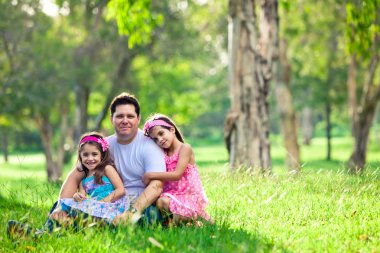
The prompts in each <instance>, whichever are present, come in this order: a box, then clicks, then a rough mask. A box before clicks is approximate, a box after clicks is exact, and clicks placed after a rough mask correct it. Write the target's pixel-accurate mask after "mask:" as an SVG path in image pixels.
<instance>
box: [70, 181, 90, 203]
mask: <svg viewBox="0 0 380 253" xmlns="http://www.w3.org/2000/svg"><path fill="white" fill-rule="evenodd" d="M86 194H87V193H86V191H85V190H84V188H83V184H82V182H80V183H79V189H78V192H76V193H74V195H73V198H74V200H75V201H76V202H82V201H83V200H85V199H86Z"/></svg>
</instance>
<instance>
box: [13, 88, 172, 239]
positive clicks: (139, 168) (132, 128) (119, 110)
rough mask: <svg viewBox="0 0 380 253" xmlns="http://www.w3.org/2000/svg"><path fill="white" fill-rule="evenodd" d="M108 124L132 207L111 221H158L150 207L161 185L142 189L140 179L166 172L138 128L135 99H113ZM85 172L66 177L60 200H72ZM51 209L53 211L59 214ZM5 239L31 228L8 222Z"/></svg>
mask: <svg viewBox="0 0 380 253" xmlns="http://www.w3.org/2000/svg"><path fill="white" fill-rule="evenodd" d="M110 111H111V123H112V125H113V128H114V131H115V133H114V134H113V135H111V136H109V137H107V140H108V142H109V146H110V152H111V155H112V156H113V159H114V162H115V165H116V168H117V170H118V172H119V173H120V176H121V177H122V180H123V183H124V187H125V189H126V192H127V195H128V197H129V198H130V202H131V206H130V208H129V209H128V210H127V211H126V212H124V213H123V214H121V215H119V216H117V217H116V218H115V219H114V224H119V223H125V222H130V223H135V222H137V221H139V220H140V217H142V219H141V220H140V222H142V223H144V222H145V223H148V224H152V223H154V222H157V221H159V220H160V212H159V211H158V209H157V208H155V206H152V204H154V202H155V201H156V200H157V198H158V197H159V196H160V194H161V192H162V189H163V183H162V182H161V181H159V180H153V181H151V182H150V183H149V185H147V186H144V183H143V182H142V177H143V175H144V174H145V173H146V172H164V171H166V167H165V161H164V153H163V151H162V149H160V148H159V147H158V146H157V145H156V144H155V143H154V142H153V141H152V140H151V139H150V138H148V137H146V136H145V135H144V133H143V131H142V130H140V129H139V128H138V126H139V123H140V120H141V116H140V105H139V103H138V101H137V99H136V98H135V97H134V96H133V95H131V94H128V93H121V94H120V95H118V96H116V97H115V98H114V99H113V101H112V103H111V105H110ZM84 176H85V175H84V172H80V171H79V170H77V169H76V168H74V169H73V170H72V171H71V172H70V173H69V175H68V176H67V178H66V180H65V182H64V183H63V185H62V187H61V191H60V195H59V198H60V199H62V198H72V197H73V196H74V194H75V193H76V192H77V189H78V186H79V184H80V182H81V180H82V179H83V177H84ZM56 205H57V203H56V204H55V205H54V206H53V208H52V210H51V213H52V212H59V211H60V208H56ZM53 223H54V222H53V221H52V220H51V219H48V221H47V222H46V224H45V225H44V228H43V230H37V232H36V233H35V236H38V235H39V234H41V233H43V231H45V230H48V231H52V229H53V226H54V224H53ZM7 232H8V236H13V234H20V233H25V232H26V233H28V234H29V233H32V229H31V228H29V227H25V226H24V224H21V223H19V222H17V221H9V222H8V228H7Z"/></svg>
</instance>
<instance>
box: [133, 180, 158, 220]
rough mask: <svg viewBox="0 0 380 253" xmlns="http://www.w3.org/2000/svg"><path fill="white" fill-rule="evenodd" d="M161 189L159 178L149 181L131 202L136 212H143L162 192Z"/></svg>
mask: <svg viewBox="0 0 380 253" xmlns="http://www.w3.org/2000/svg"><path fill="white" fill-rule="evenodd" d="M162 190H163V183H162V182H161V181H160V180H152V181H150V183H149V184H148V185H147V186H146V188H145V190H144V191H143V192H142V193H141V195H140V196H139V197H138V198H137V200H136V202H135V203H134V204H133V207H134V208H136V210H137V212H139V213H140V214H141V213H143V212H144V210H145V209H146V208H147V207H148V206H150V205H152V204H153V203H154V202H155V201H156V200H157V199H158V197H159V196H160V195H161V193H162Z"/></svg>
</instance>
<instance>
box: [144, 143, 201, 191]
mask: <svg viewBox="0 0 380 253" xmlns="http://www.w3.org/2000/svg"><path fill="white" fill-rule="evenodd" d="M192 156H193V149H192V148H191V146H190V145H189V144H183V146H182V148H181V150H180V152H179V157H178V163H177V166H176V167H175V171H171V172H147V173H145V174H144V176H143V182H144V184H148V183H149V182H150V181H151V180H161V181H178V180H179V179H180V178H181V177H182V175H183V173H184V172H185V169H186V167H187V165H188V164H189V162H190V161H191V160H193V159H192Z"/></svg>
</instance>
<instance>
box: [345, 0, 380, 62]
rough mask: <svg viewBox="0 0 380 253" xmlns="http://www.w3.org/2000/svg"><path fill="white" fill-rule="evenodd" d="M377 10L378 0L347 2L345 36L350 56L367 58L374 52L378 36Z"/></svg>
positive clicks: (379, 27) (379, 32) (379, 28)
mask: <svg viewBox="0 0 380 253" xmlns="http://www.w3.org/2000/svg"><path fill="white" fill-rule="evenodd" d="M379 9H380V1H379V0H361V1H349V2H348V3H347V4H346V12H347V18H346V22H347V28H346V36H347V40H348V42H349V43H347V47H346V48H347V50H348V53H349V54H350V55H353V54H357V55H358V56H359V57H360V56H362V57H364V58H369V57H370V56H371V55H372V53H373V52H374V51H373V48H372V47H373V44H374V43H375V36H380V35H379V34H380V21H379V20H380V16H379V15H380V14H379ZM375 46H376V45H375ZM377 46H378V45H377Z"/></svg>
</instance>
